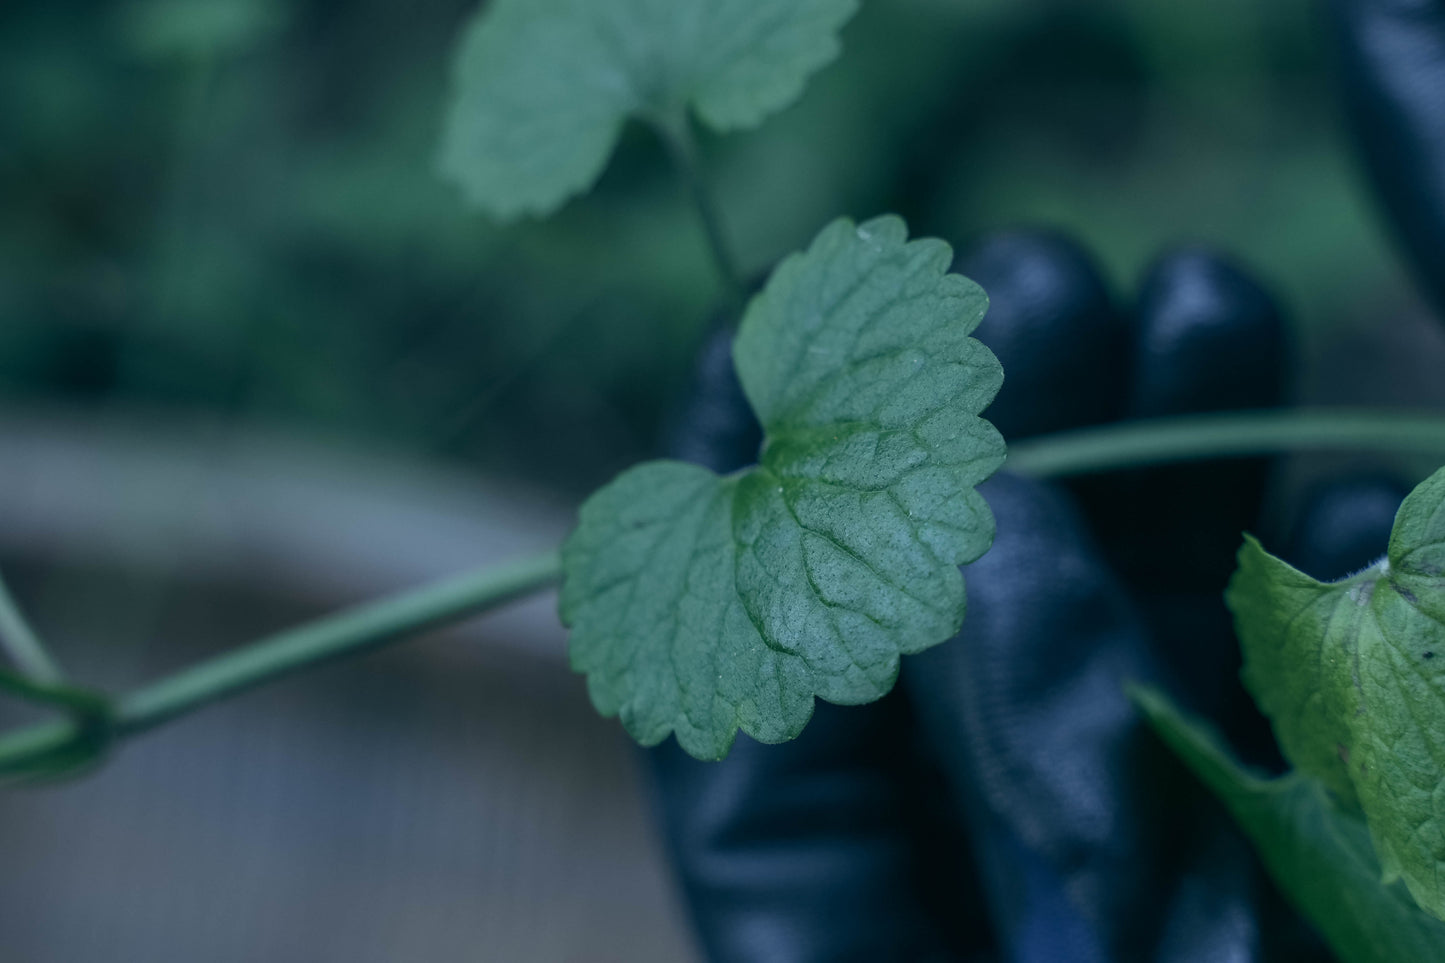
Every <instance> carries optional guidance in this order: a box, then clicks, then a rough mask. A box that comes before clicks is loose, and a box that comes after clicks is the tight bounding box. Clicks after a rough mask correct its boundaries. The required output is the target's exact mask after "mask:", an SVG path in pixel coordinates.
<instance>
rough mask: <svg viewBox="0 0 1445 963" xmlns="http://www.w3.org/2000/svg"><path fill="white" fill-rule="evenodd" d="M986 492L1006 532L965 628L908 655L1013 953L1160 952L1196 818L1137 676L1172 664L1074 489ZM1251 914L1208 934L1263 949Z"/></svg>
mask: <svg viewBox="0 0 1445 963" xmlns="http://www.w3.org/2000/svg"><path fill="white" fill-rule="evenodd" d="M983 491H984V493H985V497H987V498H988V500H989V503H990V505H991V506H992V507H993V510H994V513H995V516H996V517H997V519H998V536H997V538H996V539H995V542H994V546H993V548H992V549H991V550H990V551H989V553H988V554H987V555H985V556H984V557H983V558H982V559H980V560H979V561H977V562H974V563H973V564H971V565H969V566H967V567H966V568H965V570H964V577H965V580H966V583H967V586H968V615H967V619H966V621H965V622H964V628H963V631H962V633H961V634H960V637H959V639H957V640H955V641H954V642H952V643H949V644H947V645H943V646H939V647H937V648H935V649H931V650H929V651H928V652H925V653H923V654H921V655H919V656H915V657H913V658H912V659H910V660H908V661H907V662H906V663H905V666H904V670H903V675H902V682H901V686H902V688H903V690H904V692H905V693H906V695H907V697H908V699H909V701H910V702H911V703H912V704H913V706H914V711H915V713H916V715H917V718H918V720H919V724H920V726H921V729H922V731H923V732H924V733H925V734H926V736H927V739H928V743H929V745H930V747H931V750H932V752H933V753H934V755H935V756H936V758H938V759H939V760H940V762H941V765H942V766H943V769H944V771H945V773H946V774H947V776H948V779H949V784H950V786H951V788H952V791H953V798H954V799H955V800H956V801H957V805H958V806H959V809H960V818H961V819H962V820H963V821H964V822H965V824H966V825H968V826H969V827H970V836H971V838H972V839H973V841H974V846H975V848H976V850H978V851H979V858H980V863H981V866H982V867H983V871H984V883H985V889H986V890H987V891H988V892H989V893H990V898H991V910H992V912H993V915H994V920H995V928H996V929H997V930H998V932H999V938H1000V940H1001V941H1002V942H1003V943H1004V944H1005V946H1006V949H1007V953H1006V954H1005V958H1007V959H1010V960H1018V961H1030V963H1031V961H1044V960H1048V961H1051V963H1052V961H1058V960H1068V961H1078V963H1085V961H1091V960H1100V961H1110V963H1113V961H1127V960H1139V961H1143V960H1146V959H1147V960H1150V961H1155V960H1158V959H1160V957H1158V956H1157V955H1155V954H1154V951H1153V948H1154V947H1155V946H1157V944H1158V942H1159V941H1160V940H1161V939H1162V938H1163V933H1164V932H1165V930H1166V929H1167V928H1168V926H1169V922H1168V921H1169V920H1170V918H1171V916H1170V907H1171V906H1172V905H1173V904H1174V902H1175V901H1174V899H1173V896H1174V883H1175V881H1176V879H1177V878H1179V877H1178V874H1177V873H1176V872H1174V870H1177V866H1178V862H1179V860H1181V859H1183V854H1181V853H1180V852H1179V851H1178V850H1177V849H1176V848H1175V847H1177V846H1178V845H1179V844H1181V843H1182V842H1183V841H1184V840H1187V839H1192V838H1193V835H1192V833H1190V832H1189V831H1185V830H1184V829H1183V828H1182V827H1180V826H1176V825H1173V824H1172V823H1171V822H1170V820H1171V818H1173V817H1176V816H1178V815H1179V814H1180V813H1181V812H1182V810H1181V807H1178V806H1175V805H1172V804H1171V802H1170V799H1171V797H1170V791H1171V790H1170V778H1169V775H1168V774H1170V773H1174V774H1175V775H1176V777H1177V776H1178V775H1179V774H1178V770H1177V768H1175V767H1174V766H1173V765H1172V764H1171V763H1170V762H1169V761H1168V760H1167V758H1166V757H1165V756H1164V754H1163V751H1162V749H1161V748H1160V747H1159V746H1158V744H1157V743H1156V742H1155V741H1154V740H1153V739H1152V737H1151V736H1150V735H1149V734H1148V733H1147V732H1146V731H1145V728H1144V726H1143V724H1142V722H1141V720H1140V719H1139V717H1138V716H1137V715H1136V714H1135V712H1134V710H1133V708H1132V706H1131V705H1130V703H1129V701H1128V699H1127V697H1126V695H1125V693H1124V689H1123V683H1124V682H1125V681H1126V680H1130V679H1133V680H1136V681H1141V682H1142V681H1150V680H1153V681H1159V675H1160V674H1159V669H1158V666H1157V664H1156V661H1155V657H1154V654H1153V651H1152V648H1151V644H1150V640H1149V637H1148V633H1147V630H1146V628H1145V626H1144V625H1143V623H1142V621H1141V620H1140V619H1139V617H1138V616H1137V614H1136V612H1135V610H1134V608H1133V606H1132V604H1131V602H1130V599H1129V597H1128V594H1127V592H1126V591H1125V588H1124V586H1123V585H1122V584H1121V583H1120V582H1119V581H1118V580H1117V579H1116V578H1115V577H1114V575H1113V573H1112V572H1111V571H1110V569H1109V567H1108V565H1107V564H1106V563H1105V561H1104V559H1103V557H1102V555H1101V554H1100V552H1099V550H1098V548H1097V546H1096V545H1095V544H1094V542H1093V540H1092V539H1091V537H1090V536H1089V533H1088V531H1087V528H1086V526H1085V525H1084V523H1083V521H1082V519H1081V518H1080V516H1079V515H1078V514H1077V512H1076V511H1075V510H1074V508H1073V506H1072V504H1071V503H1070V502H1069V500H1068V499H1067V497H1066V496H1064V495H1063V494H1062V493H1061V492H1059V491H1057V490H1055V489H1052V488H1049V487H1047V486H1044V485H1041V484H1038V483H1034V482H1030V481H1027V480H1024V479H1021V478H1018V477H1016V476H1010V475H1003V476H999V477H997V478H994V479H992V480H991V481H989V482H987V483H985V486H984V488H983ZM1186 808H1187V807H1186ZM1237 869H1238V867H1232V868H1231V867H1225V868H1224V870H1222V871H1223V872H1225V873H1226V874H1228V873H1234V872H1236V871H1237ZM1212 882H1213V883H1216V884H1217V885H1213V886H1211V887H1210V889H1211V891H1212V892H1216V893H1246V894H1247V893H1248V892H1249V885H1248V881H1247V880H1246V881H1245V882H1244V883H1243V884H1240V882H1239V881H1238V880H1234V879H1230V880H1227V881H1226V880H1218V879H1215V880H1212ZM1236 915H1237V914H1236ZM1245 915H1248V913H1247V911H1246V912H1245ZM1178 925H1184V924H1178ZM1189 925H1190V926H1194V927H1197V926H1199V925H1200V924H1199V922H1198V921H1197V920H1196V921H1194V922H1193V923H1190V924H1189ZM1221 925H1222V924H1221ZM1176 929H1177V926H1176ZM1235 929H1236V932H1233V933H1231V932H1224V931H1221V932H1218V933H1210V934H1209V938H1208V939H1205V938H1204V934H1202V933H1199V934H1196V935H1197V936H1198V937H1199V938H1198V939H1197V940H1196V941H1194V943H1193V945H1197V946H1198V947H1209V948H1211V951H1214V950H1217V948H1218V947H1219V946H1221V945H1228V946H1230V947H1231V954H1226V955H1225V956H1224V957H1223V958H1228V959H1239V960H1253V959H1257V958H1258V957H1257V953H1256V947H1255V945H1254V943H1253V942H1252V941H1253V936H1252V934H1251V933H1250V932H1248V931H1247V928H1245V929H1240V928H1238V927H1235ZM1180 952H1181V953H1184V955H1181V956H1178V957H1174V958H1172V959H1177V960H1179V961H1194V960H1201V961H1202V960H1203V959H1205V957H1202V956H1199V955H1197V954H1194V955H1190V954H1189V953H1188V952H1186V951H1185V950H1183V949H1181V950H1180ZM1208 958H1209V959H1216V958H1220V957H1208Z"/></svg>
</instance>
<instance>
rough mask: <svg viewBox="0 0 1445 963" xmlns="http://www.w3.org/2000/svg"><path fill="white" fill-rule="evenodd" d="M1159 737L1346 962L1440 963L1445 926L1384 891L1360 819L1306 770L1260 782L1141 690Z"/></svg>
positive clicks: (1138, 697)
mask: <svg viewBox="0 0 1445 963" xmlns="http://www.w3.org/2000/svg"><path fill="white" fill-rule="evenodd" d="M1132 695H1133V697H1134V701H1135V702H1136V703H1137V704H1138V705H1139V707H1140V708H1141V709H1143V710H1144V712H1145V714H1146V715H1147V716H1148V717H1149V721H1150V723H1151V724H1152V725H1153V726H1154V729H1155V731H1156V732H1158V733H1159V735H1160V737H1161V738H1163V740H1164V741H1165V742H1166V743H1168V745H1169V747H1170V748H1171V749H1173V750H1174V752H1175V754H1176V755H1178V756H1179V757H1180V758H1181V759H1182V760H1184V762H1185V764H1186V765H1188V766H1189V768H1190V769H1192V770H1193V771H1194V774H1195V775H1196V776H1198V777H1199V779H1200V780H1201V781H1202V782H1203V783H1204V784H1205V785H1206V786H1208V787H1209V789H1210V791H1212V792H1213V793H1214V794H1215V795H1216V796H1217V797H1219V800H1220V801H1221V802H1223V803H1224V805H1225V807H1226V808H1228V809H1229V811H1230V813H1231V814H1232V815H1233V816H1234V818H1235V820H1236V821H1237V822H1238V823H1239V825H1240V828H1241V829H1243V830H1244V832H1245V834H1246V835H1248V836H1249V838H1250V839H1251V840H1252V841H1253V843H1254V846H1255V850H1256V852H1258V853H1259V856H1260V859H1261V860H1263V861H1264V864H1265V867H1266V868H1267V869H1268V870H1269V873H1270V876H1272V877H1273V878H1274V881H1275V883H1276V884H1277V885H1278V886H1279V888H1280V889H1281V890H1282V891H1283V892H1284V893H1285V895H1286V896H1287V897H1288V898H1289V900H1290V902H1292V903H1293V904H1294V905H1295V908H1296V909H1298V910H1299V911H1300V912H1301V913H1303V914H1304V915H1305V916H1306V917H1307V918H1308V919H1309V920H1310V921H1311V922H1312V923H1314V925H1315V927H1316V928H1317V929H1318V930H1319V931H1320V933H1321V934H1322V935H1323V936H1324V937H1325V939H1326V940H1328V941H1329V944H1330V946H1331V947H1332V948H1333V949H1334V951H1335V953H1336V954H1337V955H1338V956H1339V958H1340V959H1341V961H1343V963H1435V961H1439V960H1442V959H1445V923H1441V922H1440V921H1439V920H1436V919H1434V918H1432V917H1430V916H1427V915H1426V914H1425V913H1423V912H1422V911H1421V910H1420V908H1419V907H1418V906H1416V905H1415V903H1414V901H1413V900H1412V899H1411V898H1410V894H1409V893H1408V892H1406V891H1405V889H1404V887H1402V886H1401V885H1400V884H1399V883H1398V882H1396V883H1393V884H1391V885H1382V884H1381V882H1380V862H1379V860H1378V859H1377V858H1376V856H1375V852H1374V850H1373V849H1372V848H1371V846H1370V834H1369V831H1368V830H1367V829H1366V828H1365V825H1364V823H1363V822H1362V821H1361V819H1360V817H1359V816H1356V815H1351V814H1349V813H1346V812H1344V811H1342V810H1341V809H1339V808H1338V807H1336V806H1335V805H1334V804H1333V803H1331V802H1330V799H1329V797H1328V796H1327V795H1326V793H1325V791H1324V790H1323V788H1322V787H1321V786H1320V784H1319V783H1318V782H1316V781H1315V780H1313V779H1311V778H1309V777H1307V776H1305V775H1303V774H1302V773H1299V772H1294V773H1291V774H1290V775H1288V776H1285V777H1283V778H1281V779H1273V780H1269V779H1261V778H1259V777H1257V776H1253V775H1251V774H1249V773H1248V772H1246V771H1244V770H1243V769H1242V768H1240V766H1239V764H1238V763H1236V762H1235V761H1234V760H1233V759H1231V758H1230V756H1229V754H1228V753H1227V752H1226V751H1225V750H1224V749H1223V748H1222V747H1221V746H1220V744H1219V742H1218V740H1217V738H1216V737H1215V736H1214V734H1213V733H1212V732H1210V731H1209V730H1207V729H1205V728H1204V727H1203V726H1201V725H1200V724H1198V723H1196V722H1194V721H1192V720H1190V719H1187V718H1186V717H1185V716H1184V715H1182V714H1181V713H1180V712H1179V711H1178V710H1177V709H1175V708H1174V706H1172V705H1171V704H1170V703H1169V701H1168V700H1167V699H1166V698H1164V696H1162V695H1161V694H1159V693H1157V692H1154V691H1152V690H1148V689H1140V690H1135V691H1134V692H1133V693H1132Z"/></svg>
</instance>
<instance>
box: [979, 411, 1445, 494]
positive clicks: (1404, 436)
mask: <svg viewBox="0 0 1445 963" xmlns="http://www.w3.org/2000/svg"><path fill="white" fill-rule="evenodd" d="M1290 451H1373V452H1393V453H1397V454H1421V455H1442V456H1445V415H1442V414H1438V413H1436V414H1431V413H1428V412H1421V411H1392V410H1382V409H1379V408H1321V409H1297V410H1291V411H1279V410H1270V411H1236V412H1229V413H1226V414H1211V415H1188V416H1183V417H1178V418H1160V419H1152V420H1148V421H1136V422H1123V423H1120V424H1112V425H1103V426H1099V427H1096V428H1080V429H1078V430H1076V431H1069V432H1060V433H1059V434H1056V435H1045V436H1043V437H1040V438H1031V439H1028V440H1026V441H1020V442H1015V443H1014V444H1012V445H1010V446H1009V454H1008V462H1007V463H1006V464H1005V466H1004V467H1005V468H1006V469H1007V470H1009V471H1015V472H1018V473H1019V474H1021V475H1030V476H1033V477H1035V478H1063V477H1067V476H1071V475H1087V474H1092V473H1095V472H1103V471H1117V470H1120V469H1126V468H1143V467H1147V466H1150V465H1162V464H1168V463H1171V462H1183V461H1201V460H1205V459H1212V458H1232V457H1242V456H1249V455H1267V454H1276V453H1281V452H1290Z"/></svg>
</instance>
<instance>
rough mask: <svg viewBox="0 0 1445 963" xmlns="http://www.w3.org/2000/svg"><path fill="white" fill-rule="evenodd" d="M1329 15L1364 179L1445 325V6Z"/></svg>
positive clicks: (1383, 2) (1385, 0) (1408, 1)
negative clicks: (1377, 198) (1364, 172)
mask: <svg viewBox="0 0 1445 963" xmlns="http://www.w3.org/2000/svg"><path fill="white" fill-rule="evenodd" d="M1327 10H1328V14H1329V20H1330V24H1331V28H1332V33H1333V36H1334V40H1335V47H1336V50H1337V51H1338V63H1339V77H1340V83H1341V92H1342V96H1343V100H1344V104H1345V109H1346V112H1347V114H1348V116H1349V120H1350V123H1351V126H1352V127H1353V128H1354V133H1355V141H1356V144H1357V145H1358V148H1359V151H1360V155H1361V158H1362V159H1363V161H1364V166H1365V170H1366V172H1367V173H1368V175H1369V177H1370V180H1371V182H1372V184H1373V185H1374V188H1375V191H1376V194H1377V195H1378V196H1379V199H1380V201H1381V202H1382V206H1383V208H1384V211H1385V214H1386V216H1387V218H1388V220H1389V223H1390V226H1391V227H1392V228H1393V230H1394V233H1395V235H1396V236H1397V238H1398V240H1399V241H1400V243H1401V245H1402V247H1403V249H1404V252H1405V256H1406V260H1407V261H1408V262H1409V263H1410V265H1411V267H1412V268H1413V269H1414V272H1415V278H1416V280H1417V282H1418V283H1419V284H1420V285H1421V286H1422V288H1423V289H1424V292H1425V294H1426V295H1427V296H1428V297H1429V298H1430V299H1431V300H1432V301H1433V303H1434V305H1435V309H1436V312H1437V313H1438V314H1439V315H1440V316H1441V317H1445V97H1442V96H1441V91H1442V90H1445V3H1441V2H1439V0H1330V2H1329V3H1328V5H1327Z"/></svg>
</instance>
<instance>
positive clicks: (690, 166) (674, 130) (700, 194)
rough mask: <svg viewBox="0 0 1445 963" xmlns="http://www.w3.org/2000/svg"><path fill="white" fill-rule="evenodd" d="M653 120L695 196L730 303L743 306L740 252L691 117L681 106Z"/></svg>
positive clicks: (699, 214) (680, 175)
mask: <svg viewBox="0 0 1445 963" xmlns="http://www.w3.org/2000/svg"><path fill="white" fill-rule="evenodd" d="M650 121H651V125H652V128H653V129H654V130H655V131H657V135H658V137H660V138H661V139H662V143H663V145H664V146H665V147H666V148H667V153H668V156H669V157H671V158H672V164H673V167H674V168H676V170H677V174H678V177H679V178H681V179H682V182H683V184H684V186H685V187H686V188H687V193H688V196H689V197H690V198H691V199H692V204H693V208H694V209H695V210H696V211H697V216H698V221H699V222H700V223H701V225H702V232H703V235H704V237H706V239H707V247H708V252H709V253H710V254H711V255H712V261H713V266H714V267H716V268H717V272H718V276H719V277H720V278H721V279H722V282H723V287H724V288H725V289H726V291H727V298H728V302H729V307H731V308H733V309H735V310H740V309H741V308H742V305H743V301H744V292H743V282H742V273H741V272H740V271H739V269H738V260H737V256H736V255H734V254H733V250H732V246H731V245H730V244H729V243H728V239H727V233H726V232H725V231H724V229H723V223H722V215H721V214H720V212H719V211H718V206H717V202H716V200H715V199H714V198H713V194H712V188H711V187H710V185H709V184H708V182H707V178H706V177H705V176H704V174H703V169H702V158H701V157H700V156H699V155H698V149H697V139H696V138H695V137H694V136H693V133H692V120H691V119H690V118H689V117H688V114H687V109H686V108H684V107H678V108H677V109H676V110H674V111H670V112H668V113H665V114H654V115H652V117H651V118H650Z"/></svg>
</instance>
